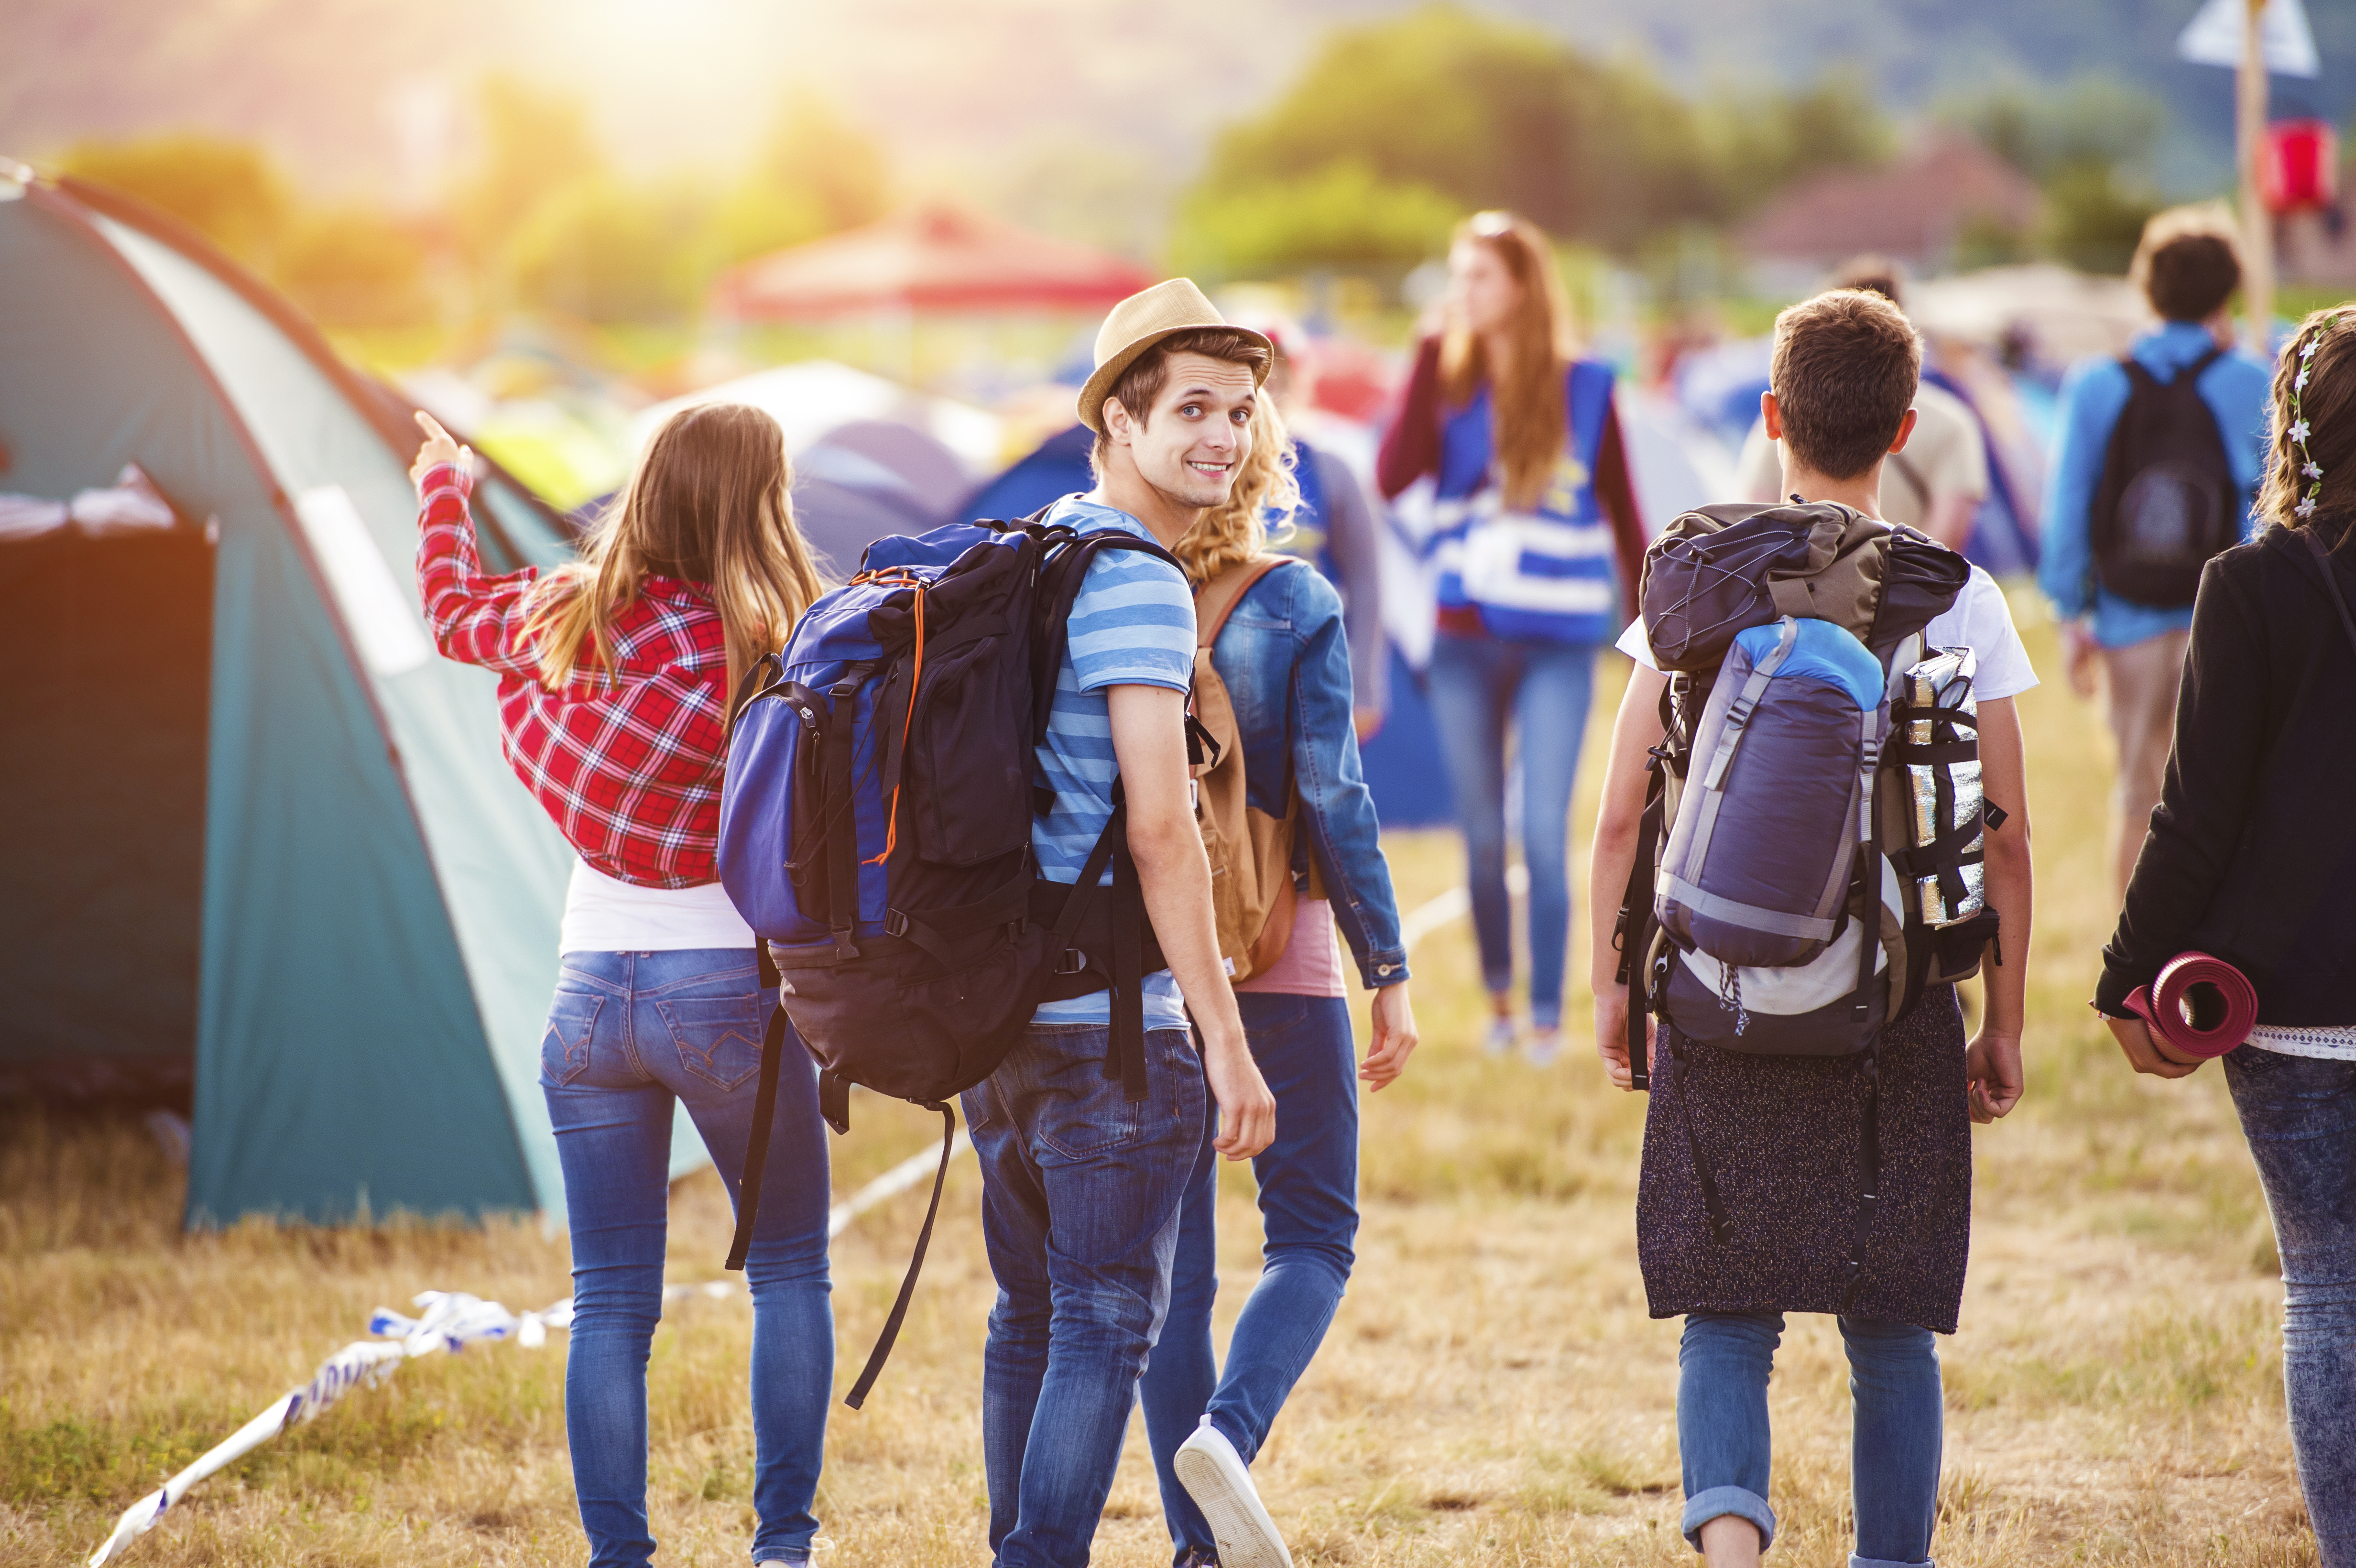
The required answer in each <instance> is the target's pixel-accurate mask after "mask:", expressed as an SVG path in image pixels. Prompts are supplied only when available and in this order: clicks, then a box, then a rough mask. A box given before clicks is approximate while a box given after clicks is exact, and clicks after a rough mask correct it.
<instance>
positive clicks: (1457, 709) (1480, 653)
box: [1428, 632, 1595, 1029]
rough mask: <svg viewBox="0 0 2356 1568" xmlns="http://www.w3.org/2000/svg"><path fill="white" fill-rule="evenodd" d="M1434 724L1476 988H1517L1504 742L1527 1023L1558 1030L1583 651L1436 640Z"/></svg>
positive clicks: (1450, 637) (1590, 669) (1586, 672)
mask: <svg viewBox="0 0 2356 1568" xmlns="http://www.w3.org/2000/svg"><path fill="white" fill-rule="evenodd" d="M1428 679H1429V680H1430V688H1431V714H1432V718H1433V720H1435V721H1436V722H1437V724H1438V725H1439V729H1440V754H1441V757H1442V760H1443V761H1444V762H1445V763H1447V767H1448V782H1449V785H1450V787H1451V789H1452V790H1453V791H1454V792H1455V795H1456V819H1457V821H1458V822H1459V823H1460V824H1461V825H1462V827H1463V829H1464V859H1465V880H1466V883H1467V885H1468V886H1469V887H1470V888H1471V890H1472V931H1473V934H1474V936H1475V937H1476V938H1477V939H1478V940H1479V943H1480V946H1481V976H1482V979H1483V983H1484V984H1486V985H1487V986H1488V987H1489V989H1490V990H1491V991H1492V992H1493V993H1501V992H1505V991H1508V990H1511V989H1512V988H1513V985H1514V923H1513V908H1514V906H1513V901H1512V899H1511V898H1510V897H1509V896H1508V894H1507V893H1506V891H1505V737H1506V726H1507V723H1508V720H1510V721H1511V722H1512V724H1513V726H1514V728H1515V731H1516V740H1517V753H1516V754H1517V755H1518V757H1519V759H1520V763H1521V772H1522V859H1523V860H1524V861H1525V862H1526V865H1527V868H1528V870H1529V877H1530V890H1529V927H1530V1021H1531V1022H1532V1023H1534V1024H1536V1025H1537V1026H1538V1027H1539V1028H1541V1029H1551V1028H1553V1027H1555V1026H1556V1025H1557V1024H1558V1023H1560V1022H1561V1021H1562V974H1563V965H1564V962H1565V956H1566V953H1567V951H1568V949H1569V944H1570V796H1571V791H1572V788H1573V786H1574V785H1576V784H1577V783H1578V781H1579V749H1580V742H1581V741H1584V740H1585V739H1586V736H1587V709H1588V704H1589V702H1590V699H1592V698H1593V696H1594V692H1595V649H1594V648H1593V647H1592V646H1590V645H1586V644H1583V643H1582V644H1575V645H1553V644H1545V643H1508V642H1503V641H1500V640H1499V639H1497V638H1495V637H1485V636H1483V637H1466V636H1458V635H1454V634H1452V633H1448V632H1442V633H1440V635H1438V636H1436V637H1434V638H1433V639H1432V644H1431V669H1430V675H1429V677H1428Z"/></svg>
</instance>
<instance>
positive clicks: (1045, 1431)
mask: <svg viewBox="0 0 2356 1568" xmlns="http://www.w3.org/2000/svg"><path fill="white" fill-rule="evenodd" d="M1107 1039H1108V1030H1107V1029H1104V1028H1103V1027H1101V1026H1099V1025H1095V1024H1033V1025H1032V1027H1031V1029H1030V1031H1029V1032H1028V1033H1027V1034H1026V1035H1024V1036H1023V1041H1022V1043H1021V1044H1019V1045H1017V1046H1016V1047H1015V1048H1014V1050H1013V1051H1012V1052H1011V1053H1010V1054H1009V1055H1008V1056H1007V1058H1006V1060H1005V1061H1003V1062H1001V1063H1000V1064H999V1068H998V1071H997V1072H993V1073H991V1075H990V1076H989V1077H988V1078H986V1079H984V1080H983V1081H982V1082H981V1083H978V1084H976V1085H975V1086H974V1087H972V1088H970V1089H969V1090H967V1091H966V1092H965V1093H964V1094H963V1095H962V1096H961V1103H962V1104H963V1105H964V1107H965V1118H966V1125H967V1126H968V1127H969V1129H970V1130H971V1132H972V1134H973V1149H974V1153H975V1155H976V1156H977V1157H979V1158H980V1164H981V1225H982V1239H983V1242H984V1243H985V1244H986V1245H987V1246H988V1248H989V1250H990V1269H991V1274H992V1275H994V1276H996V1278H997V1280H998V1301H997V1304H996V1305H995V1306H993V1307H991V1311H990V1342H989V1344H988V1346H987V1348H986V1349H984V1351H983V1353H982V1373H981V1453H982V1461H983V1465H984V1468H985V1469H986V1471H987V1473H988V1480H989V1488H990V1547H991V1552H994V1553H995V1554H996V1561H997V1562H998V1563H999V1564H1000V1568H1083V1565H1084V1564H1086V1563H1087V1560H1088V1544H1089V1542H1090V1541H1093V1540H1094V1539H1095V1537H1096V1531H1097V1520H1098V1519H1099V1518H1100V1517H1101V1516H1102V1515H1103V1513H1104V1502H1105V1494H1106V1493H1107V1492H1108V1491H1110V1490H1111V1489H1112V1478H1113V1471H1114V1470H1115V1468H1116V1467H1118V1466H1119V1463H1120V1443H1121V1435H1122V1433H1123V1432H1124V1431H1125V1430H1126V1428H1127V1427H1128V1425H1129V1413H1130V1409H1131V1407H1132V1406H1134V1405H1135V1404H1136V1403H1137V1379H1138V1375H1139V1374H1140V1373H1141V1372H1142V1371H1144V1370H1145V1362H1146V1357H1147V1355H1148V1353H1149V1352H1150V1351H1151V1349H1153V1341H1154V1337H1155V1336H1156V1335H1157V1334H1159V1333H1160V1332H1161V1329H1162V1315H1163V1313H1164V1312H1166V1311H1167V1310H1168V1308H1169V1306H1170V1259H1171V1254H1172V1253H1173V1251H1174V1250H1175V1248H1176V1246H1177V1243H1178V1205H1179V1201H1180V1200H1181V1199H1182V1198H1183V1196H1184V1194H1185V1190H1186V1179H1187V1177H1188V1175H1189V1174H1190V1173H1191V1172H1192V1171H1193V1170H1194V1157H1195V1154H1196V1151H1197V1150H1198V1149H1199V1148H1200V1147H1202V1142H1203V1115H1204V1104H1205V1099H1206V1091H1205V1087H1204V1083H1203V1064H1202V1062H1201V1061H1200V1060H1199V1059H1198V1058H1197V1057H1196V1056H1195V1054H1194V1042H1193V1041H1192V1040H1190V1039H1189V1038H1188V1035H1187V1031H1185V1030H1184V1029H1149V1030H1147V1031H1146V1036H1145V1059H1146V1073H1147V1096H1146V1098H1145V1099H1144V1100H1142V1101H1135V1102H1132V1101H1131V1100H1130V1098H1129V1097H1128V1095H1127V1093H1124V1092H1123V1090H1122V1088H1121V1084H1120V1080H1119V1078H1118V1077H1114V1078H1108V1077H1106V1076H1105V1046H1106V1042H1107Z"/></svg>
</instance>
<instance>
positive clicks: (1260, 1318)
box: [1142, 991, 1358, 1561]
mask: <svg viewBox="0 0 2356 1568" xmlns="http://www.w3.org/2000/svg"><path fill="white" fill-rule="evenodd" d="M1236 1006H1237V1008H1238V1009H1239V1010H1240V1011H1241V1012H1242V1014H1243V1020H1244V1037H1245V1039H1246V1040H1248V1041H1249V1042H1250V1044H1251V1053H1252V1060H1253V1061H1257V1062H1258V1064H1259V1071H1260V1076H1261V1077H1262V1078H1264V1079H1266V1080H1267V1081H1268V1087H1269V1093H1271V1094H1273V1095H1275V1096H1276V1141H1275V1142H1274V1143H1272V1144H1270V1145H1269V1147H1267V1148H1265V1149H1263V1150H1262V1151H1261V1152H1260V1153H1258V1154H1257V1155H1255V1156H1253V1157H1252V1175H1253V1176H1254V1177H1255V1178H1257V1179H1258V1184H1259V1212H1260V1222H1261V1226H1262V1229H1263V1231H1264V1232H1265V1238H1266V1239H1265V1242H1264V1244H1263V1246H1262V1250H1261V1253H1260V1260H1261V1261H1260V1275H1259V1282H1258V1284H1256V1285H1253V1286H1252V1293H1251V1299H1250V1300H1248V1301H1247V1302H1245V1303H1244V1309H1243V1315H1242V1316H1241V1317H1237V1319H1236V1331H1235V1334H1234V1336H1233V1337H1232V1338H1231V1339H1229V1340H1228V1341H1227V1364H1226V1368H1225V1369H1224V1370H1222V1369H1221V1367H1220V1366H1219V1362H1218V1359H1217V1357H1216V1356H1215V1355H1214V1354H1213V1352H1212V1346H1211V1303H1212V1300H1213V1298H1214V1297H1215V1296H1217V1294H1218V1289H1219V1271H1218V1230H1217V1226H1216V1223H1215V1221H1216V1216H1217V1205H1218V1193H1219V1184H1218V1163H1219V1162H1218V1151H1217V1150H1216V1149H1215V1148H1213V1147H1211V1136H1212V1133H1213V1131H1214V1130H1215V1129H1214V1128H1213V1127H1212V1125H1210V1117H1209V1115H1208V1114H1207V1112H1206V1114H1205V1125H1204V1128H1203V1144H1202V1152H1201V1154H1200V1155H1199V1156H1198V1157H1196V1160H1195V1165H1194V1177H1193V1179H1192V1180H1191V1181H1190V1182H1189V1184H1188V1186H1187V1189H1186V1204H1185V1210H1184V1214H1183V1218H1182V1219H1181V1220H1180V1221H1179V1229H1178V1252H1177V1258H1176V1261H1175V1263H1174V1264H1173V1269H1172V1274H1171V1283H1170V1317H1169V1321H1168V1322H1167V1323H1165V1324H1164V1325H1163V1326H1162V1338H1161V1339H1160V1340H1159V1341H1158V1342H1157V1343H1156V1344H1155V1346H1154V1348H1153V1364H1152V1365H1151V1366H1150V1367H1148V1368H1147V1369H1146V1371H1145V1381H1144V1383H1143V1385H1142V1397H1143V1403H1144V1405H1145V1432H1146V1436H1147V1438H1148V1439H1149V1440H1150V1442H1151V1445H1152V1449H1153V1468H1154V1473H1155V1475H1156V1477H1157V1478H1158V1479H1159V1480H1160V1482H1161V1484H1162V1516H1163V1518H1164V1519H1166V1520H1168V1521H1169V1524H1170V1538H1171V1540H1172V1541H1173V1542H1175V1543H1176V1547H1177V1556H1178V1558H1179V1559H1180V1560H1181V1561H1183V1559H1184V1557H1185V1554H1186V1553H1187V1552H1190V1551H1199V1552H1203V1553H1204V1554H1205V1555H1212V1554H1215V1553H1216V1552H1217V1551H1218V1544H1219V1543H1218V1541H1217V1539H1216V1537H1215V1536H1214V1535H1213V1534H1212V1533H1211V1526H1210V1521H1209V1520H1205V1518H1204V1517H1203V1510H1202V1509H1198V1508H1196V1507H1195V1506H1194V1499H1193V1498H1192V1497H1190V1496H1188V1495H1187V1492H1186V1489H1185V1488H1184V1487H1183V1486H1181V1485H1180V1484H1179V1482H1178V1476H1177V1472H1176V1470H1175V1468H1174V1464H1175V1462H1176V1459H1177V1456H1178V1445H1180V1444H1182V1443H1183V1442H1185V1441H1186V1439H1187V1438H1188V1437H1189V1436H1190V1435H1193V1433H1194V1428H1195V1427H1196V1426H1197V1425H1198V1424H1200V1423H1201V1422H1202V1421H1203V1419H1204V1418H1205V1416H1206V1415H1207V1416H1208V1417H1209V1418H1210V1421H1211V1423H1212V1424H1213V1425H1215V1426H1216V1427H1217V1428H1218V1429H1219V1431H1220V1433H1221V1434H1222V1435H1225V1436H1226V1439H1227V1441H1228V1442H1230V1443H1232V1444H1234V1445H1235V1447H1236V1452H1237V1454H1239V1455H1241V1456H1243V1461H1244V1463H1245V1464H1247V1465H1248V1464H1250V1463H1251V1462H1252V1459H1253V1457H1254V1456H1257V1455H1258V1453H1259V1449H1260V1445H1261V1444H1262V1443H1265V1442H1266V1441H1267V1440H1268V1430H1269V1426H1270V1425H1272V1424H1274V1423H1275V1421H1276V1416H1277V1412H1279V1411H1280V1410H1282V1409H1283V1408H1284V1402H1285V1399H1286V1397H1287V1396H1288V1395H1290V1393H1291V1392H1292V1385H1293V1384H1295V1383H1297V1382H1299V1381H1301V1373H1303V1372H1305V1371H1308V1370H1309V1362H1310V1360H1311V1358H1312V1357H1313V1356H1315V1355H1316V1354H1317V1347H1318V1346H1319V1345H1321V1344H1323V1342H1324V1339H1325V1330H1326V1329H1327V1328H1330V1327H1332V1325H1333V1313H1334V1310H1335V1309H1336V1308H1337V1307H1340V1306H1341V1304H1342V1289H1343V1286H1344V1285H1346V1284H1348V1282H1349V1278H1350V1265H1351V1264H1352V1263H1353V1262H1354V1261H1355V1258H1356V1253H1355V1251H1354V1250H1353V1248H1352V1243H1353V1242H1354V1241H1355V1239H1356V1237H1357V1233H1358V1078H1357V1059H1356V1057H1355V1054H1354V1053H1353V1049H1352V1040H1351V1036H1350V1004H1349V1003H1348V1002H1347V1001H1345V1000H1344V999H1343V998H1342V997H1292V996H1285V995H1282V994H1280V993H1275V992H1254V991H1240V992H1237V995H1236Z"/></svg>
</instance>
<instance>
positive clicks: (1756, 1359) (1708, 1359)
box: [1677, 1312, 1945, 1568]
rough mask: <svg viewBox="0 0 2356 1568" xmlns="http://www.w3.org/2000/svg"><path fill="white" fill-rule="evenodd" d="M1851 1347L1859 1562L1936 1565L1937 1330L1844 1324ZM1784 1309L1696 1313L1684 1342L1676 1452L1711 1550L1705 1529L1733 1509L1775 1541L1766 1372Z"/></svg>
mask: <svg viewBox="0 0 2356 1568" xmlns="http://www.w3.org/2000/svg"><path fill="white" fill-rule="evenodd" d="M1840 1329H1841V1339H1843V1341H1845V1342H1846V1343H1847V1347H1848V1371H1849V1377H1848V1389H1849V1398H1850V1399H1851V1400H1852V1401H1853V1402H1854V1407H1855V1415H1854V1417H1853V1424H1852V1425H1851V1428H1850V1438H1849V1445H1850V1446H1849V1467H1850V1481H1849V1484H1850V1487H1851V1488H1852V1492H1853V1495H1854V1497H1855V1499H1856V1509H1857V1552H1856V1553H1855V1554H1854V1555H1852V1556H1851V1557H1850V1558H1849V1560H1848V1561H1849V1568H1918V1565H1922V1564H1927V1563H1929V1562H1930V1561H1931V1527H1932V1524H1933V1521H1934V1520H1935V1518H1936V1515H1937V1511H1938V1505H1939V1449H1940V1445H1941V1442H1942V1441H1943V1439H1944V1432H1945V1426H1944V1421H1945V1410H1944V1406H1943V1404H1942V1403H1941V1398H1940V1391H1939V1352H1938V1350H1937V1349H1935V1348H1934V1346H1933V1341H1932V1338H1931V1331H1930V1330H1929V1329H1928V1328H1916V1327H1914V1326H1913V1325H1912V1324H1911V1323H1883V1322H1875V1321H1872V1320H1869V1319H1866V1318H1858V1317H1844V1318H1842V1319H1841V1320H1840ZM1782 1342H1783V1314H1782V1313H1780V1312H1696V1313H1691V1314H1689V1315H1687V1318H1686V1332H1685V1339H1684V1340H1683V1342H1682V1343H1680V1344H1679V1345H1678V1347H1677V1367H1678V1369H1679V1377H1678V1380H1677V1452H1678V1454H1679V1455H1680V1456H1681V1457H1682V1458H1683V1459H1684V1462H1685V1481H1686V1511H1685V1520H1684V1523H1683V1528H1684V1530H1685V1532H1686V1539H1687V1541H1691V1542H1693V1546H1694V1550H1695V1551H1697V1552H1698V1551H1700V1550H1701V1527H1702V1526H1703V1525H1705V1524H1708V1522H1709V1521H1710V1520H1714V1519H1718V1518H1720V1517H1722V1516H1724V1515H1726V1514H1733V1515H1735V1516H1736V1517H1737V1518H1740V1519H1747V1520H1750V1521H1751V1523H1752V1524H1755V1525H1757V1526H1758V1527H1759V1544H1760V1548H1761V1549H1762V1551H1763V1550H1765V1548H1766V1547H1767V1546H1768V1544H1769V1543H1771V1542H1772V1541H1773V1540H1774V1539H1775V1510H1774V1509H1771V1508H1769V1507H1768V1506H1767V1470H1768V1462H1769V1458H1770V1455H1771V1453H1772V1445H1771V1439H1770V1435H1769V1433H1768V1429H1767V1375H1768V1373H1769V1372H1770V1371H1772V1370H1773V1369H1774V1365H1775V1347H1776V1346H1777V1345H1779V1344H1781V1343H1782Z"/></svg>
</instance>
